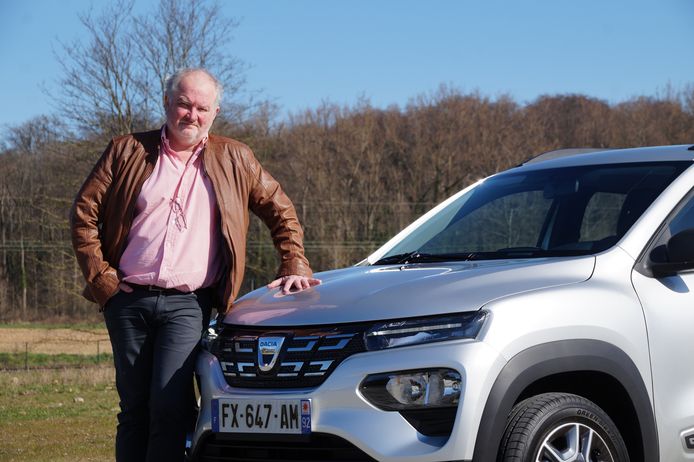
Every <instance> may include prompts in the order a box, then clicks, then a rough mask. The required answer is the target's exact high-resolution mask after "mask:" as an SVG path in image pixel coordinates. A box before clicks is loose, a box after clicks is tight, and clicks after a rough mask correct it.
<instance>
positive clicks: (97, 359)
mask: <svg viewBox="0 0 694 462" xmlns="http://www.w3.org/2000/svg"><path fill="white" fill-rule="evenodd" d="M100 344H101V340H97V341H96V363H97V364H99V361H100V353H101V348H100Z"/></svg>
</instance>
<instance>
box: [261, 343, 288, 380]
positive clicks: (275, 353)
mask: <svg viewBox="0 0 694 462" xmlns="http://www.w3.org/2000/svg"><path fill="white" fill-rule="evenodd" d="M283 343H284V337H260V338H258V369H260V370H261V371H262V372H269V371H271V370H272V368H273V367H274V366H275V363H276V362H277V358H278V357H279V355H280V351H282V344H283Z"/></svg>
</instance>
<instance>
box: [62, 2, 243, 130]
mask: <svg viewBox="0 0 694 462" xmlns="http://www.w3.org/2000/svg"><path fill="white" fill-rule="evenodd" d="M133 4H134V0H117V1H116V2H115V3H112V4H109V5H108V6H106V7H105V8H104V9H103V10H101V11H100V12H99V13H97V14H95V13H94V12H93V11H91V10H90V11H88V12H87V13H85V14H83V15H81V16H80V20H81V22H82V25H83V26H84V27H85V29H86V30H87V39H86V41H84V42H82V41H75V42H72V43H61V45H62V50H61V52H62V53H56V55H57V57H58V59H59V61H60V64H61V66H62V70H63V75H62V77H61V79H60V81H59V84H60V88H61V91H60V92H59V93H58V94H56V95H51V96H53V98H54V100H55V102H56V103H57V105H59V107H60V108H61V111H62V112H63V113H65V114H67V116H68V117H69V118H70V119H71V121H72V122H73V123H75V125H76V126H77V127H79V128H80V129H81V130H83V131H84V132H85V133H87V134H89V135H92V134H97V135H101V134H103V135H106V136H113V135H117V134H123V133H128V132H132V131H135V130H138V129H144V128H148V127H151V126H152V125H153V124H154V123H155V122H157V121H158V120H161V116H162V111H161V107H162V104H161V102H162V99H161V98H162V93H163V89H164V82H165V80H166V77H167V76H168V75H170V74H172V73H173V72H174V71H176V70H178V69H181V68H186V67H206V68H208V69H210V70H211V71H212V72H213V73H214V74H215V75H216V76H217V77H218V78H219V79H220V81H221V82H222V83H223V84H224V86H225V89H226V95H227V99H228V101H230V104H231V107H232V108H233V110H231V111H229V112H227V114H228V115H227V117H233V116H236V115H237V114H238V113H239V112H240V111H241V109H242V108H245V107H246V105H244V104H242V103H241V102H240V101H237V99H238V97H239V94H240V90H241V88H242V86H243V84H244V83H245V81H244V77H243V76H244V66H243V64H242V63H241V62H240V61H239V60H238V59H236V58H234V57H233V56H231V55H230V54H229V51H228V50H230V46H229V44H230V41H231V39H232V32H233V30H234V29H235V28H236V27H237V25H238V23H237V22H236V21H235V20H233V19H229V18H226V17H224V16H223V14H222V11H221V6H220V4H219V3H217V2H215V1H213V0H160V2H159V4H158V7H157V9H156V10H155V11H154V12H152V13H149V14H144V15H141V16H135V14H134V13H133Z"/></svg>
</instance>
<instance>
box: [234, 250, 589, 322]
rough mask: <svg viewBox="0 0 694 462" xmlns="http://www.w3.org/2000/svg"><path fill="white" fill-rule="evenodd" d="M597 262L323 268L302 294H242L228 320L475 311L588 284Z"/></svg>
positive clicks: (384, 316) (353, 319) (367, 318)
mask: <svg viewBox="0 0 694 462" xmlns="http://www.w3.org/2000/svg"><path fill="white" fill-rule="evenodd" d="M594 262H595V257H593V256H592V255H591V256H585V257H571V258H568V257H567V258H553V259H544V258H543V259H527V260H492V261H483V262H460V263H446V264H431V263H423V264H406V265H385V266H357V267H352V268H347V269H343V270H338V271H331V272H329V273H319V274H317V275H316V277H318V278H321V279H322V280H323V283H322V284H321V285H319V286H317V287H314V288H311V289H308V290H305V291H302V292H299V293H296V294H289V295H283V294H282V293H281V292H280V290H279V289H274V290H268V289H265V288H262V289H258V290H256V291H254V292H251V293H249V294H248V295H246V296H245V297H243V298H241V299H240V300H239V301H238V302H237V303H236V304H235V305H234V309H233V310H232V311H231V312H230V313H229V314H227V315H226V317H225V318H224V322H225V323H227V324H236V325H255V326H273V325H275V326H278V325H279V326H282V325H296V326H299V325H307V324H314V325H320V324H334V323H347V322H361V321H378V320H382V319H388V318H391V317H393V318H410V317H416V316H428V315H431V314H434V313H436V314H444V313H456V312H465V311H475V310H478V309H480V307H482V306H483V305H484V304H486V303H488V302H490V301H491V300H494V299H496V298H500V297H506V296H509V295H513V294H517V293H520V292H526V291H529V290H536V289H539V288H545V287H552V286H557V285H563V284H572V283H576V282H580V281H585V280H586V279H588V278H589V277H590V274H591V273H592V271H593V265H594ZM432 293H435V294H436V297H435V299H432V296H431V294H432ZM460 294H465V296H464V297H461V296H460Z"/></svg>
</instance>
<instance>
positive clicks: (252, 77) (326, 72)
mask: <svg viewBox="0 0 694 462" xmlns="http://www.w3.org/2000/svg"><path fill="white" fill-rule="evenodd" d="M103 3H104V2H99V1H93V2H92V1H88V0H60V1H57V0H0V58H1V59H2V68H1V71H0V101H2V102H3V103H4V104H3V105H2V107H3V108H4V110H3V111H0V126H7V125H15V124H19V123H22V122H24V121H26V120H28V119H29V118H31V117H34V116H37V115H41V114H48V113H57V114H59V111H57V110H56V108H54V107H52V106H51V103H50V99H49V98H48V97H47V96H46V95H45V94H44V93H43V92H42V90H41V88H42V86H43V87H45V88H47V89H48V90H49V91H51V90H55V82H56V81H57V79H58V78H59V77H60V69H59V66H58V63H57V59H56V56H55V55H54V52H53V50H60V46H59V44H58V40H62V41H70V40H73V39H78V38H80V36H81V35H80V34H81V31H82V28H81V25H80V23H79V21H78V19H77V13H78V12H83V11H85V10H86V9H87V8H88V7H89V5H90V4H93V5H94V7H95V8H96V9H99V7H100V5H102V4H103ZM155 3H156V0H137V1H136V9H137V10H138V11H147V10H148V9H151V8H153V6H154V4H155ZM222 5H223V10H224V12H225V14H226V15H228V16H231V17H235V18H238V19H240V20H241V24H240V26H239V27H238V28H237V29H236V33H235V38H234V40H233V42H232V46H233V49H232V50H231V51H232V53H233V54H234V55H235V56H237V57H238V58H240V59H242V60H243V61H245V62H246V63H247V64H248V65H249V66H251V67H250V69H249V70H248V72H247V73H246V76H247V80H248V84H247V89H249V90H253V91H256V90H262V91H263V95H264V96H265V97H266V98H269V99H272V100H274V101H275V102H276V103H277V104H279V105H280V107H281V108H282V110H283V112H284V113H287V112H288V111H299V110H301V109H305V108H312V107H316V106H317V105H319V104H320V103H321V102H322V101H331V102H335V103H339V104H353V103H355V102H356V101H357V99H358V98H359V97H366V98H368V99H369V100H370V101H371V103H372V104H373V105H375V106H378V107H385V106H388V105H391V104H397V105H400V106H404V105H406V104H407V102H408V100H409V99H410V98H412V97H415V96H417V95H421V94H425V93H430V92H433V91H435V90H436V89H437V88H438V87H439V85H441V84H447V85H450V86H453V87H455V88H458V89H460V90H462V91H466V92H467V91H479V92H480V93H481V94H483V95H487V96H490V97H497V96H499V95H502V94H509V95H511V96H513V97H514V98H515V99H516V100H517V101H519V102H522V103H523V102H530V101H532V100H534V99H535V98H537V97H538V96H539V95H542V94H557V93H582V94H586V95H589V96H594V97H598V98H601V99H605V100H607V101H609V102H619V101H622V100H625V99H629V98H631V97H633V96H637V95H656V94H658V93H662V92H663V91H664V90H665V89H666V87H667V86H668V85H671V86H672V87H673V88H674V89H682V88H684V87H685V86H686V85H688V84H694V0H580V1H568V0H506V1H501V0H476V1H471V0H457V1H456V0H419V1H412V0H330V1H328V0H244V1H240V0H226V1H225V0H222Z"/></svg>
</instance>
